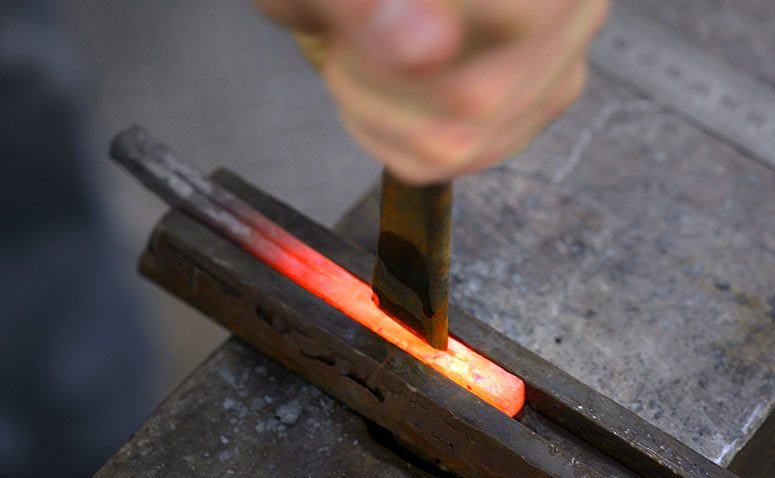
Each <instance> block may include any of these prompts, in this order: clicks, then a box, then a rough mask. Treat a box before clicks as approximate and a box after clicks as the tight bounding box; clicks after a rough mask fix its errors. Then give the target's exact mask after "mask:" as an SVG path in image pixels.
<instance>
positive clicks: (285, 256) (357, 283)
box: [240, 212, 525, 416]
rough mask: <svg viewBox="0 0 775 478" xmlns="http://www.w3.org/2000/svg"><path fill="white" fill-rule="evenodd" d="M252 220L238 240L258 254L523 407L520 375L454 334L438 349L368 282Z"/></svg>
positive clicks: (388, 334)
mask: <svg viewBox="0 0 775 478" xmlns="http://www.w3.org/2000/svg"><path fill="white" fill-rule="evenodd" d="M249 219H250V220H249V222H250V224H251V226H252V227H251V230H250V232H249V233H247V234H243V235H242V239H241V241H240V242H241V243H242V244H241V245H242V246H243V247H245V248H246V249H247V250H248V251H250V252H251V253H252V254H253V255H255V256H256V257H257V258H259V259H261V260H262V261H264V262H266V263H267V264H269V265H270V266H271V267H273V268H274V269H276V270H277V271H278V272H280V273H282V274H283V275H285V276H286V277H288V278H290V279H291V280H293V281H294V282H295V283H297V284H298V285H300V286H301V287H304V288H305V289H306V290H308V291H309V292H311V293H312V294H314V295H316V296H317V297H319V298H320V299H322V300H324V301H325V302H326V303H328V304H329V305H331V306H332V307H334V308H336V309H338V310H339V311H341V312H343V313H344V314H346V315H347V316H349V317H350V318H352V319H353V320H355V321H356V322H358V323H359V324H361V325H363V326H364V327H367V328H368V329H370V330H371V331H373V332H375V333H377V334H378V335H380V336H381V337H383V338H384V339H385V340H387V341H388V342H390V343H392V344H393V345H395V346H397V347H398V348H400V349H402V350H403V351H405V352H406V353H408V354H410V355H411V356H413V357H415V358H416V359H418V360H420V361H421V362H423V363H424V364H426V365H429V366H430V367H432V368H433V369H435V370H436V371H438V372H439V373H441V374H442V375H444V376H445V377H447V378H449V379H450V380H452V381H453V382H455V383H457V384H458V385H460V386H461V387H463V388H465V389H467V390H469V391H470V392H471V393H473V394H474V395H476V396H477V397H479V398H481V399H482V400H484V401H485V402H487V403H489V404H490V405H492V406H494V407H495V408H497V409H498V410H500V411H502V412H503V413H505V414H507V415H509V416H514V415H516V414H517V412H519V410H520V409H521V408H522V405H523V404H524V401H525V385H524V383H523V382H522V380H520V379H519V378H518V377H516V376H514V375H512V374H511V373H509V372H507V371H506V370H504V369H502V368H501V367H499V366H498V365H496V364H495V363H493V362H491V361H490V360H488V359H486V358H485V357H483V356H481V355H479V354H478V353H477V352H475V351H474V350H472V349H470V348H469V347H467V346H466V345H464V344H462V343H460V342H459V341H457V340H455V339H454V338H453V337H450V338H449V345H448V348H447V350H445V351H442V350H437V349H434V348H433V347H431V346H430V345H428V344H427V343H426V342H425V341H423V340H422V339H420V338H419V337H417V336H416V335H414V334H413V333H412V332H410V331H409V330H408V329H406V328H404V326H403V325H401V324H400V323H399V322H397V321H396V320H394V319H393V318H391V317H390V316H388V315H387V314H385V313H384V312H382V311H381V310H380V309H379V308H378V307H377V306H376V305H375V304H374V302H372V291H371V288H370V287H369V286H368V284H366V283H364V282H363V281H361V280H360V279H358V278H357V277H355V276H353V275H352V274H350V273H349V272H348V271H346V270H345V269H343V268H342V267H340V266H339V265H337V264H336V263H335V262H333V261H331V260H329V259H328V258H326V257H325V256H323V255H322V254H320V253H318V252H317V251H315V250H314V249H312V248H311V247H309V246H307V245H306V244H305V243H303V242H301V241H300V240H299V239H297V238H296V237H295V236H293V235H292V234H290V233H289V232H288V231H286V230H285V229H283V228H282V227H280V226H279V225H277V224H275V223H274V222H272V221H271V220H270V219H268V218H267V217H265V216H263V215H261V214H260V213H258V212H256V213H255V215H254V214H251V217H250V218H249Z"/></svg>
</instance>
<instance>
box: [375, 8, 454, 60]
mask: <svg viewBox="0 0 775 478" xmlns="http://www.w3.org/2000/svg"><path fill="white" fill-rule="evenodd" d="M442 22H443V20H442V19H440V18H438V15H437V14H436V13H435V12H433V11H430V10H429V9H427V8H425V7H424V6H423V5H422V2H419V1H416V0H383V1H382V2H379V3H378V5H377V7H376V8H375V9H374V11H373V12H372V15H371V18H370V20H369V25H368V26H367V28H366V34H367V35H369V36H370V37H371V38H369V39H368V42H369V43H370V44H371V45H370V46H371V48H372V49H373V50H374V54H375V55H378V56H381V57H382V58H383V59H384V60H385V61H387V62H388V63H397V64H400V65H415V64H421V63H423V62H427V61H430V60H432V59H433V58H434V57H436V56H438V51H439V49H441V48H443V47H444V40H445V39H444V25H443V23H442Z"/></svg>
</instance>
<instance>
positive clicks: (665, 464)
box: [113, 135, 734, 477]
mask: <svg viewBox="0 0 775 478" xmlns="http://www.w3.org/2000/svg"><path fill="white" fill-rule="evenodd" d="M123 140H125V141H127V140H128V141H129V143H128V144H124V145H123V146H122V147H121V148H114V149H113V153H114V154H116V155H121V154H122V151H123V152H127V151H130V152H133V154H134V153H137V152H138V151H140V150H139V149H138V148H136V147H134V146H132V144H131V135H130V137H127V136H124V137H123ZM114 144H119V143H118V142H116V143H114ZM142 151H143V152H144V154H146V155H151V156H153V155H155V154H158V153H159V151H160V149H158V148H156V149H154V148H144V149H142ZM146 159H147V160H148V161H150V162H151V164H160V163H161V162H162V161H160V160H159V159H158V158H146ZM173 176H174V175H173ZM175 177H177V176H175ZM173 182H174V180H173ZM220 182H221V183H223V184H225V185H226V186H227V187H228V188H229V189H231V190H232V191H234V192H235V193H239V195H240V196H241V197H243V198H244V199H246V200H247V201H248V202H249V203H250V205H251V206H252V207H254V208H256V209H258V210H259V211H260V212H261V213H262V214H264V215H265V216H267V217H269V218H270V219H272V220H273V221H275V222H277V223H278V224H279V225H281V226H282V227H284V228H286V229H287V230H289V231H290V232H291V233H292V234H294V235H296V236H297V237H299V238H302V239H303V240H304V241H305V242H306V243H307V244H309V245H310V246H311V247H314V248H316V249H317V250H319V251H320V252H322V253H323V254H325V255H326V256H327V257H330V258H332V259H334V260H336V261H337V262H338V263H339V264H340V265H342V266H343V267H345V268H347V269H348V270H349V271H350V272H352V273H353V274H355V275H356V276H358V277H360V278H362V279H363V280H365V281H368V278H369V275H370V271H371V265H372V263H373V262H372V260H373V256H371V255H370V254H368V253H366V252H364V251H363V250H361V249H358V248H357V247H354V246H353V245H352V244H350V243H348V242H346V241H343V240H341V239H339V238H338V237H337V236H336V235H334V234H333V233H332V232H330V231H328V230H326V229H324V228H322V227H320V226H317V225H315V224H314V223H312V222H310V221H309V220H307V219H306V218H304V217H303V216H301V215H299V214H298V213H296V212H294V211H292V210H290V209H288V208H287V207H285V206H283V205H282V204H280V203H279V202H277V201H276V200H274V199H272V198H269V197H268V196H266V195H264V194H262V193H260V192H258V191H256V190H253V189H252V188H249V187H248V186H247V185H245V184H244V183H241V181H239V180H238V179H237V178H235V177H234V176H230V175H225V176H224V175H221V177H220ZM183 190H184V191H185V190H186V189H185V188H183ZM188 197H191V198H194V199H196V198H198V196H196V195H191V196H188ZM186 200H187V199H186ZM187 207H193V208H198V207H200V206H199V205H196V204H193V203H192V204H190V205H188V206H187ZM204 215H205V216H208V215H211V213H205V214H204ZM227 222H228V221H227ZM216 229H218V228H216ZM221 233H222V234H224V232H223V231H221ZM225 234H226V235H227V236H228V235H229V234H231V233H230V232H229V231H226V232H225ZM142 271H143V272H144V273H145V274H146V275H148V276H150V277H151V278H153V279H154V280H155V281H157V282H158V283H160V284H161V285H163V286H164V287H166V288H167V289H169V290H170V291H171V292H173V293H175V294H177V295H179V296H180V297H181V298H183V299H184V300H186V301H188V302H190V303H192V304H193V305H194V306H196V307H198V308H200V309H201V310H202V311H203V312H205V313H206V314H208V315H210V316H212V317H213V318H215V319H216V320H218V321H220V322H221V323H223V324H224V325H226V326H227V327H228V328H230V329H231V330H233V331H234V332H235V333H236V334H237V335H238V336H240V337H241V338H243V339H244V340H246V341H247V342H248V343H250V344H252V345H254V346H256V347H257V348H259V349H261V350H263V351H264V352H266V353H267V354H269V355H270V356H272V357H273V358H275V359H276V360H278V361H280V362H281V363H283V364H284V365H286V366H287V367H289V368H290V369H292V370H294V371H296V372H298V373H300V374H301V375H303V376H304V377H306V378H307V379H309V380H311V381H313V382H314V383H316V384H318V385H320V386H321V387H323V388H324V389H326V390H327V391H328V392H329V393H331V394H332V395H334V396H336V397H337V398H339V399H340V400H342V401H344V402H345V403H347V404H348V405H349V406H351V407H352V408H353V409H355V410H356V411H358V412H359V413H361V414H363V415H364V416H366V417H368V418H370V419H372V420H374V421H375V422H377V423H378V424H380V425H381V426H383V427H385V428H387V429H388V430H390V431H392V432H393V433H395V434H397V435H398V436H399V437H400V438H401V439H402V441H404V442H408V443H409V444H411V445H412V449H414V450H419V451H420V452H421V453H422V454H423V455H425V456H426V457H427V458H429V459H432V460H435V461H436V462H437V463H441V464H443V465H444V466H446V467H448V468H450V469H452V470H453V471H455V472H456V473H458V474H461V475H464V476H482V475H485V476H514V475H515V474H516V475H520V474H525V475H527V476H633V473H635V474H638V475H641V476H649V477H652V476H653V477H662V476H665V477H667V476H670V477H679V476H680V477H709V476H711V477H712V476H716V477H723V476H727V477H728V476H734V475H732V474H731V473H730V472H728V471H726V470H724V469H722V468H720V467H718V466H716V465H714V464H713V463H711V462H710V461H709V460H707V459H705V458H704V457H702V456H701V455H699V454H697V453H696V452H694V451H692V450H691V449H689V448H688V447H686V446H684V445H683V444H681V443H679V442H677V441H676V440H675V439H673V438H672V437H670V436H669V435H667V434H665V433H663V432H661V431H660V430H658V429H656V428H655V427H653V426H651V425H649V424H648V423H646V422H645V421H643V420H641V419H640V418H638V417H637V416H635V415H634V414H632V413H631V412H629V411H628V410H626V409H624V408H623V407H621V406H619V405H617V404H616V403H614V402H613V401H611V400H609V399H607V398H605V397H603V396H601V395H599V394H597V393H596V392H594V391H593V390H592V389H590V388H589V387H586V386H585V385H583V384H581V383H580V382H578V381H576V380H575V379H573V378H572V377H570V376H568V375H567V374H565V373H564V372H562V371H561V370H559V369H557V368H556V367H554V366H552V365H551V364H549V363H547V362H546V361H544V360H542V359H541V358H539V357H537V356H536V355H534V354H533V353H531V352H530V351H528V350H526V349H524V348H522V347H520V346H519V345H518V344H516V343H514V342H511V341H510V340H508V339H507V338H505V337H504V336H502V335H500V334H499V333H498V332H496V331H494V330H493V329H491V328H489V327H488V326H486V325H484V324H482V323H481V322H479V321H478V320H476V319H475V318H473V317H469V316H466V315H465V314H464V313H462V312H461V311H459V310H457V309H456V308H451V310H450V326H451V330H452V332H453V333H455V335H456V336H458V337H460V338H461V339H463V340H464V341H465V342H466V343H467V344H468V345H470V346H472V347H474V348H475V349H477V350H480V351H482V352H483V353H485V354H486V355H487V356H488V357H489V358H490V359H491V360H493V361H494V362H496V363H498V364H499V365H501V366H502V367H504V368H505V369H507V370H509V371H510V372H512V373H515V374H516V375H518V376H520V377H521V378H523V380H524V381H525V383H526V385H527V387H528V395H527V397H528V407H527V409H526V410H525V412H524V413H523V414H520V415H519V416H518V417H517V420H510V419H508V418H507V417H506V416H505V415H503V414H501V413H500V412H497V411H496V410H495V409H493V408H491V407H489V406H487V405H486V404H484V402H482V401H480V400H479V399H477V398H476V397H473V396H472V395H470V394H462V395H461V394H460V391H459V389H458V388H457V387H456V386H455V385H454V384H452V383H451V382H448V381H446V380H444V379H443V378H442V377H441V376H439V375H438V374H435V373H434V372H433V371H432V370H430V369H429V368H428V367H426V366H424V365H422V364H421V363H419V362H417V361H416V360H413V359H411V358H410V357H408V356H407V355H405V354H403V353H401V352H400V351H398V350H397V349H396V348H395V347H393V346H391V345H390V344H388V343H386V342H385V341H384V340H382V339H380V338H379V337H377V336H376V335H374V334H373V333H371V332H370V331H368V330H367V329H365V328H363V327H360V326H359V325H358V324H356V323H354V322H353V321H351V320H349V319H348V318H346V317H343V316H342V314H341V313H339V312H338V311H336V310H334V309H332V308H331V307H328V306H327V305H326V304H324V303H322V302H321V301H320V300H317V299H316V298H315V297H313V296H311V295H310V294H309V293H307V292H306V291H304V290H303V289H301V288H299V287H298V286H297V285H295V284H293V283H292V282H290V281H289V280H288V279H287V278H285V277H283V276H282V275H280V274H278V273H277V272H276V271H274V270H272V269H269V268H268V267H267V266H265V265H264V264H262V263H261V262H259V261H256V260H252V258H251V256H250V255H248V254H247V253H246V252H244V251H243V250H241V249H240V248H239V247H238V246H236V245H234V244H233V243H230V242H228V241H227V240H225V239H223V238H222V237H220V236H219V235H218V234H217V233H214V232H213V231H212V230H210V229H208V228H206V227H204V226H201V225H199V224H198V223H196V222H195V221H193V220H191V219H189V218H187V217H186V216H183V215H181V214H173V215H171V216H169V217H167V218H166V219H165V220H164V221H163V222H162V224H161V225H160V226H159V227H158V228H157V230H156V232H155V233H154V236H153V238H152V240H151V242H150V244H149V247H148V250H147V252H146V254H145V255H144V256H143V261H142ZM558 425H559V426H558ZM546 430H549V431H546ZM563 433H564V435H563ZM561 436H564V438H562V437H561ZM558 437H560V438H558ZM589 445H592V446H591V447H590V446H589ZM584 447H587V448H584ZM581 450H584V451H581ZM590 457H591V458H590ZM621 465H624V466H625V467H626V469H625V468H623V467H622V466H621ZM612 470H613V471H612Z"/></svg>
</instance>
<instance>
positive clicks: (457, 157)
mask: <svg viewBox="0 0 775 478" xmlns="http://www.w3.org/2000/svg"><path fill="white" fill-rule="evenodd" d="M413 142H414V144H415V145H416V149H417V150H418V151H419V153H420V156H421V157H423V158H424V159H425V160H426V161H427V162H428V163H429V164H435V165H438V166H441V167H453V166H456V165H459V164H462V163H466V162H468V161H470V160H471V159H472V158H473V156H474V155H475V154H476V152H477V151H478V150H479V148H480V147H481V146H482V143H483V139H482V134H481V132H480V131H479V130H478V129H477V128H473V127H470V126H468V125H466V124H462V123H460V122H455V121H448V120H447V121H444V120H442V121H436V122H433V123H430V124H429V125H427V126H425V127H423V128H418V130H417V132H416V135H415V137H414V138H413Z"/></svg>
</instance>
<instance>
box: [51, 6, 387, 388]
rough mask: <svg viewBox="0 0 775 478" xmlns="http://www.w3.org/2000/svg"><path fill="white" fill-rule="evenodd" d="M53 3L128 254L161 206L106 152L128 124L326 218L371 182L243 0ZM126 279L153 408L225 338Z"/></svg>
mask: <svg viewBox="0 0 775 478" xmlns="http://www.w3.org/2000/svg"><path fill="white" fill-rule="evenodd" d="M62 4H63V5H62V12H63V14H64V15H65V16H66V22H67V27H68V31H69V32H70V33H71V34H72V35H73V40H74V41H75V45H76V47H77V49H78V51H79V53H80V55H81V58H82V60H83V62H84V63H85V66H86V68H87V70H88V73H89V75H90V80H91V81H92V84H93V86H92V88H93V91H92V99H93V100H94V101H93V104H92V106H93V110H94V111H93V113H94V116H95V119H96V125H97V127H98V131H97V133H98V136H97V137H96V148H97V153H98V154H97V157H96V158H95V159H96V164H94V167H95V169H97V170H98V171H99V174H100V176H101V180H100V183H101V184H102V185H103V186H104V189H105V191H104V192H105V194H103V197H104V198H105V199H106V200H110V201H111V204H110V207H111V212H112V215H113V221H114V222H115V223H116V226H117V227H118V228H119V229H120V231H121V236H120V238H119V240H120V244H119V246H120V250H121V252H122V255H123V256H124V257H125V258H126V260H127V262H130V263H131V264H134V263H135V262H136V260H137V258H138V257H139V255H140V253H141V251H142V249H143V247H144V245H145V240H146V239H147V238H148V235H149V233H150V231H151V229H152V227H153V225H154V223H155V221H157V220H158V219H159V217H160V215H161V214H162V213H163V212H164V210H165V206H164V205H163V204H162V202H161V201H160V200H158V199H157V198H156V197H155V196H154V195H153V194H150V193H148V192H146V191H145V190H144V189H143V188H142V186H140V185H139V183H137V182H136V181H135V180H134V179H132V178H130V177H129V176H128V175H127V174H126V173H124V171H122V170H120V169H119V168H118V167H117V166H115V165H114V164H112V163H111V162H109V161H108V159H107V149H108V143H109V141H110V137H111V136H112V135H113V134H114V133H115V132H117V131H118V130H119V129H121V128H124V127H126V126H128V125H130V124H132V123H140V124H143V125H144V126H145V127H147V128H148V129H149V130H150V131H152V132H153V133H154V134H155V135H157V136H158V137H159V138H161V139H163V141H165V142H166V143H167V144H168V145H170V146H171V147H172V148H173V149H174V150H175V151H176V152H178V153H179V154H180V155H181V156H182V157H184V158H186V159H189V160H191V161H193V162H194V163H196V164H197V165H199V166H200V167H201V168H202V169H203V170H205V171H211V170H213V169H214V168H217V167H227V168H229V169H233V170H235V171H237V172H239V173H240V174H241V175H242V176H244V177H246V178H247V179H249V180H250V181H251V182H253V183H254V184H256V185H258V186H259V187H260V188H262V189H264V190H265V191H268V192H270V193H271V194H273V195H275V196H276V197H278V198H281V199H282V200H284V201H286V202H288V203H289V204H291V205H292V206H293V207H295V208H297V209H299V210H300V211H302V212H304V213H305V214H307V215H309V216H310V217H312V218H314V219H316V220H317V221H319V222H320V223H322V224H325V225H332V224H333V223H334V222H335V221H336V219H337V218H338V217H339V216H340V215H341V214H342V213H343V212H344V211H345V210H346V209H347V208H348V207H350V206H351V205H352V204H354V202H355V200H356V199H357V198H358V197H359V196H360V195H361V194H363V193H364V192H365V191H367V190H368V189H369V188H370V187H371V186H372V185H373V184H374V181H376V180H377V177H378V174H379V171H380V168H379V166H378V165H377V164H376V162H374V161H372V160H371V159H369V158H366V157H365V155H364V154H363V153H362V152H361V151H360V150H359V149H358V148H357V147H356V146H355V145H354V143H353V142H352V140H351V139H350V138H349V137H348V136H347V135H346V133H345V132H344V131H343V130H342V128H341V127H340V125H339V122H338V120H337V114H336V111H335V109H334V107H333V105H332V103H331V101H330V100H329V98H328V97H327V94H326V92H325V89H324V86H323V84H322V82H321V81H320V79H319V78H318V76H317V74H316V73H315V72H314V71H313V70H312V69H311V68H310V67H309V66H308V65H307V63H306V62H305V60H304V59H303V58H302V57H301V56H300V55H299V53H298V51H297V49H296V46H295V44H294V42H293V40H292V38H291V36H290V35H289V34H288V32H287V31H285V30H283V29H281V28H278V27H276V26H274V25H273V24H271V23H269V22H268V21H267V20H265V19H264V18H263V17H262V16H261V15H260V14H259V13H258V11H257V10H255V9H254V8H253V6H252V5H251V2H249V1H248V0H219V1H217V2H213V1H209V0H170V1H163V2H160V1H155V0H135V1H132V2H126V1H119V0H62ZM320 151H324V152H325V153H323V154H321V153H320ZM133 281H134V285H135V286H136V287H137V288H138V289H139V290H140V292H141V293H142V296H143V298H144V299H145V301H146V303H147V305H148V307H149V309H150V310H149V313H148V326H149V327H150V328H151V329H152V333H153V336H154V337H155V339H156V340H155V341H154V343H153V347H154V350H153V353H154V357H155V360H156V361H157V363H158V365H159V366H158V368H157V369H156V371H157V377H156V380H157V383H156V384H155V386H154V397H155V401H157V402H158V401H159V400H161V399H163V398H164V397H165V396H166V395H167V394H169V392H170V391H171V390H172V389H173V388H174V387H175V386H176V385H177V384H178V383H180V381H181V380H182V379H183V378H185V376H186V375H188V374H189V373H190V372H191V371H192V370H193V369H194V368H195V367H196V366H197V365H198V364H199V363H201V361H202V360H203V359H204V358H205V357H206V356H207V355H208V354H209V353H210V352H211V351H212V350H213V349H214V348H215V347H216V346H217V345H218V344H220V343H221V342H222V341H223V340H224V338H225V337H226V336H227V334H226V332H224V331H223V330H222V329H221V328H220V327H219V326H217V325H215V324H214V323H213V322H211V321H209V320H208V319H206V318H205V317H204V316H201V315H200V314H199V313H198V312H196V311H195V310H193V309H191V308H190V307H188V306H187V305H185V304H183V303H182V302H180V301H178V300H175V299H173V298H172V297H171V296H170V295H169V294H167V293H164V292H162V291H161V290H160V289H158V288H157V287H155V286H153V285H151V284H150V283H148V282H146V281H145V280H143V279H142V278H140V277H139V276H138V275H137V274H134V275H133Z"/></svg>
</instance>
